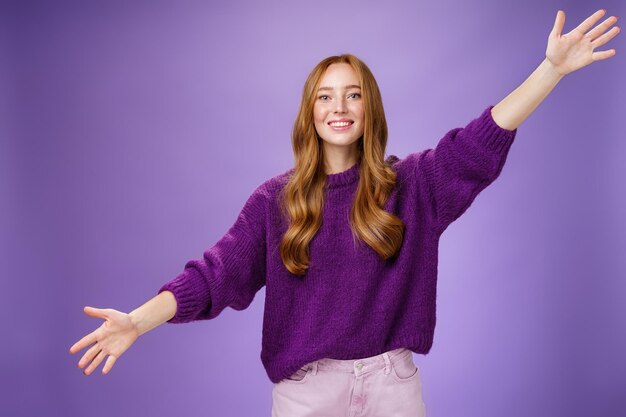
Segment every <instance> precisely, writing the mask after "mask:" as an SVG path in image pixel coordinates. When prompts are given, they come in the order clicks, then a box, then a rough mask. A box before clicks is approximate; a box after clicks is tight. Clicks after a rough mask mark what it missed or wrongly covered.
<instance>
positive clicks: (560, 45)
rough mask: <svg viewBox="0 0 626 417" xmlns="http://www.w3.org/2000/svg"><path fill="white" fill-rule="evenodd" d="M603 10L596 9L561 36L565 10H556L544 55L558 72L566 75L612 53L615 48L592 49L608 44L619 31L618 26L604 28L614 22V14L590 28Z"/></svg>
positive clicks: (602, 13) (615, 18)
mask: <svg viewBox="0 0 626 417" xmlns="http://www.w3.org/2000/svg"><path fill="white" fill-rule="evenodd" d="M605 13H606V12H605V11H604V10H598V11H597V12H595V13H594V14H592V15H591V16H589V17H588V18H587V19H585V20H584V21H583V22H582V23H581V24H579V25H578V26H577V27H576V28H574V29H573V30H572V31H571V32H569V33H566V34H565V35H561V31H562V30H563V25H564V24H565V12H564V11H562V10H559V11H558V12H557V15H556V20H555V22H554V27H553V29H552V32H550V36H549V37H548V47H547V49H546V58H547V59H548V60H549V61H550V62H551V63H552V65H553V66H554V68H555V70H556V71H557V72H558V73H559V74H561V75H565V74H569V73H570V72H572V71H575V70H577V69H579V68H582V67H584V66H586V65H589V64H591V63H592V62H594V61H598V60H602V59H607V58H610V57H612V56H614V55H615V53H616V51H615V49H609V50H606V51H598V52H594V51H593V50H594V49H595V48H598V47H600V46H602V45H604V44H605V43H607V42H608V41H609V40H611V39H612V38H614V37H615V36H616V35H617V34H618V33H619V32H620V28H619V27H618V26H615V27H613V28H611V30H609V31H607V29H608V28H610V27H611V26H612V25H613V24H614V23H615V22H617V17H616V16H611V17H609V18H607V19H605V20H604V21H603V22H602V23H601V24H599V25H598V26H596V27H595V28H593V29H591V28H592V27H593V25H595V24H596V22H597V21H598V20H599V19H600V18H601V17H602V16H604V14H605ZM590 29H591V30H590ZM605 32H606V33H605Z"/></svg>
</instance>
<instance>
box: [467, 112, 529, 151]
mask: <svg viewBox="0 0 626 417" xmlns="http://www.w3.org/2000/svg"><path fill="white" fill-rule="evenodd" d="M494 107H495V106H494V105H489V106H488V107H487V108H486V109H485V110H484V111H483V112H482V114H481V115H480V116H478V117H477V118H476V119H474V120H472V121H471V122H469V123H468V124H467V126H466V127H465V129H466V133H467V132H468V131H471V135H470V136H471V137H472V138H474V139H475V140H476V141H477V142H478V144H479V145H482V146H484V147H486V148H487V149H491V150H493V151H495V152H496V153H499V154H502V153H506V152H507V151H508V149H509V148H510V146H511V144H512V143H513V140H514V139H515V135H516V134H517V129H515V130H508V129H504V128H503V127H500V126H499V125H498V124H497V123H496V122H495V120H493V116H492V114H491V109H492V108H494Z"/></svg>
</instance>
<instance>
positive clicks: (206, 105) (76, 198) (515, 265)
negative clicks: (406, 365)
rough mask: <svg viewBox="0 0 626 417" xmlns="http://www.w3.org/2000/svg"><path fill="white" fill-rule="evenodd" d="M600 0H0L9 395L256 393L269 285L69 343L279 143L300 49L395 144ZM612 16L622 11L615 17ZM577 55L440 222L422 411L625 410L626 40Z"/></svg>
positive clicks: (6, 400) (238, 202)
mask: <svg viewBox="0 0 626 417" xmlns="http://www.w3.org/2000/svg"><path fill="white" fill-rule="evenodd" d="M600 8H606V9H607V10H608V14H607V17H608V16H610V15H618V16H621V15H624V16H626V15H625V14H624V11H625V5H624V2H623V1H620V0H605V1H602V2H599V1H584V2H583V1H577V2H574V1H546V0H526V1H523V2H522V1H519V0H518V1H512V0H508V1H502V0H482V1H438V2H425V1H421V0H420V1H408V0H405V1H386V2H381V1H364V0H359V1H344V2H335V1H315V2H311V1H307V2H304V1H302V2H293V1H284V2H278V1H265V2H262V1H252V0H250V1H241V0H236V1H232V0H231V1H226V0H223V1H219V2H217V1H215V2H199V1H197V2H189V1H186V2H183V1H177V2H174V1H170V2H164V1H160V2H156V1H150V2H148V1H145V2H138V1H135V2H130V1H106V2H85V1H75V2H69V1H55V2H44V1H41V2H33V1H8V2H4V3H2V5H1V9H0V16H1V17H0V19H2V20H1V23H2V24H1V25H0V28H1V29H0V33H1V34H2V39H1V40H0V51H1V56H0V81H1V82H0V88H1V90H0V93H1V94H0V109H1V119H0V121H1V122H2V123H0V134H2V149H1V152H0V165H1V166H0V174H1V175H0V177H1V179H0V191H1V192H2V200H1V203H0V209H1V210H2V224H1V230H0V231H1V232H2V233H1V239H2V241H1V244H2V246H1V248H0V249H2V259H1V260H2V283H3V291H2V293H1V294H2V295H1V296H0V297H1V298H0V301H1V302H2V315H1V316H2V319H1V320H2V329H3V331H2V340H3V343H2V355H0V366H1V378H2V393H3V394H2V397H3V400H2V401H1V405H0V407H2V408H1V409H0V414H1V415H3V416H43V415H45V416H50V417H51V416H63V417H67V416H84V415H87V414H88V415H90V416H91V417H99V416H130V415H150V416H154V417H158V416H172V415H175V416H221V417H227V416H269V414H270V408H271V390H272V383H271V382H270V381H269V379H268V377H267V375H266V373H265V370H264V369H263V367H262V364H261V360H260V357H259V355H260V348H261V324H262V314H263V303H264V294H265V290H264V289H262V290H261V291H260V292H259V293H258V294H257V297H256V298H255V300H254V302H253V303H252V305H251V306H250V307H249V308H248V309H246V310H244V311H234V310H232V309H230V308H229V309H226V310H225V311H224V312H223V313H222V314H221V315H220V316H219V317H218V318H217V319H215V320H211V321H203V322H195V323H190V324H184V325H182V324H179V325H174V324H165V325H163V326H161V327H159V328H158V329H155V330H153V331H152V332H150V333H148V334H146V335H144V336H142V337H140V339H139V340H138V341H137V342H136V343H135V345H133V346H132V348H131V349H130V350H128V351H127V352H126V353H125V354H124V355H123V356H122V357H121V358H120V359H119V360H118V361H117V363H116V364H115V366H114V368H113V369H112V371H111V373H110V374H109V375H106V376H103V375H101V374H100V371H101V369H102V365H101V366H100V367H99V368H98V369H97V370H96V372H95V373H94V374H92V375H91V376H89V377H85V376H84V375H83V374H82V372H81V370H80V369H78V368H77V367H76V364H77V362H78V360H79V359H80V356H82V353H83V352H84V351H83V352H81V353H79V354H76V355H74V356H72V355H70V354H69V353H68V349H69V347H70V346H71V345H72V344H73V343H74V342H76V341H77V340H78V339H79V338H80V337H82V336H83V335H85V334H87V333H88V332H90V331H92V330H93V329H95V328H96V327H97V326H99V325H100V323H101V321H100V320H96V319H93V318H89V317H87V316H85V315H84V314H83V312H82V308H83V306H84V305H91V306H95V307H102V308H104V307H110V308H115V309H118V310H121V311H125V312H129V311H131V310H132V309H134V308H135V307H137V306H139V305H140V304H142V303H143V302H145V301H147V300H148V299H149V298H151V297H153V296H154V295H156V292H157V290H158V288H159V287H160V286H161V285H162V284H163V283H164V282H166V281H167V280H169V279H171V278H173V277H174V276H176V275H177V274H179V273H180V272H182V269H183V265H184V263H185V262H186V261H187V260H189V259H199V258H200V257H201V256H202V253H203V251H204V250H205V249H206V248H208V247H209V246H211V245H212V244H214V243H215V242H216V241H217V240H218V239H219V238H220V237H221V236H222V235H223V234H224V233H225V232H226V230H227V229H228V228H229V227H230V225H232V223H233V222H234V220H235V218H236V216H237V214H238V213H239V210H240V209H241V207H242V206H243V203H244V202H245V200H246V199H247V197H248V196H249V195H250V194H251V192H252V191H253V189H254V188H255V187H256V186H257V185H259V184H260V183H262V182H263V181H265V180H266V179H268V178H270V177H271V176H274V175H277V174H279V173H281V172H283V171H285V170H287V169H288V168H290V167H291V166H292V163H293V159H292V152H291V143H290V131H291V126H292V123H293V120H294V118H295V115H296V111H297V109H298V105H299V100H300V96H301V93H302V86H303V83H304V80H305V78H306V76H307V75H308V73H309V71H310V70H311V69H312V68H313V67H314V66H315V64H317V62H319V61H320V60H321V59H323V58H324V57H326V56H329V55H334V54H338V53H343V52H350V53H353V54H355V55H357V56H359V57H360V58H362V59H363V60H364V61H365V62H366V63H367V64H368V65H369V67H370V68H371V69H372V71H373V73H374V75H375V76H376V78H377V80H378V83H379V86H380V88H381V91H382V94H383V99H384V105H385V111H386V115H387V122H388V125H389V144H388V148H387V153H388V154H395V155H398V156H399V157H405V156H406V155H407V154H409V153H411V152H416V151H420V150H423V149H426V148H427V147H433V146H435V145H436V144H437V142H438V140H439V139H440V138H441V137H442V136H443V134H445V133H446V132H447V131H448V130H449V129H452V128H454V127H462V126H464V125H465V124H466V123H467V122H469V121H470V120H471V119H472V118H474V117H476V116H478V115H479V114H480V112H481V111H482V110H483V109H484V108H485V107H486V106H488V105H490V104H494V105H495V104H497V103H498V101H500V100H501V99H503V98H504V97H505V96H506V95H507V94H509V93H510V92H511V91H513V90H514V89H515V88H516V87H517V86H518V85H519V84H521V83H522V82H523V81H524V80H525V79H526V78H527V77H528V76H529V75H530V74H531V72H532V71H533V70H534V69H535V68H536V66H537V65H538V64H539V63H540V62H541V61H542V60H543V58H544V56H545V49H546V45H547V37H548V34H549V33H550V31H551V30H552V26H553V24H554V19H555V16H556V12H557V10H558V9H563V10H565V12H566V22H565V28H564V33H566V32H569V31H570V30H572V29H573V28H574V27H575V26H576V25H578V24H579V23H580V22H582V20H584V19H585V18H586V17H587V16H589V15H591V14H592V13H593V12H595V11H596V10H598V9H600ZM618 25H621V21H620V22H618ZM625 39H626V38H624V35H623V34H622V35H619V36H618V37H617V38H615V39H613V40H612V41H610V42H609V43H608V44H606V45H604V46H603V47H600V48H599V49H598V50H606V49H611V48H616V49H617V50H618V53H617V55H616V56H615V57H613V58H610V59H608V60H605V61H599V62H596V63H593V64H591V65H590V66H587V67H585V68H583V69H581V70H579V71H577V72H574V73H572V74H570V75H568V76H566V77H565V78H564V79H563V80H562V81H561V82H560V83H559V85H557V86H556V88H555V89H554V90H553V92H552V93H551V94H550V96H549V97H548V98H547V99H546V100H545V101H544V102H543V103H542V104H541V105H540V106H539V107H538V109H537V110H536V111H535V113H533V114H532V115H531V116H530V117H529V118H528V119H527V120H526V121H525V122H524V123H523V124H522V125H521V126H520V127H519V129H518V133H517V138H516V141H515V143H514V144H513V147H512V148H511V152H510V153H509V158H508V160H507V163H506V165H505V167H504V169H503V171H502V173H501V176H500V177H499V178H498V179H497V180H496V182H495V183H494V184H492V185H491V186H490V187H489V188H487V189H486V190H485V191H483V193H482V194H481V195H479V196H478V197H477V199H476V200H475V202H474V203H473V205H472V207H471V208H470V209H469V210H468V211H467V212H466V213H465V214H464V215H463V216H462V217H461V218H460V219H458V220H457V221H456V222H455V223H454V224H453V225H451V226H450V227H449V228H448V229H447V230H446V232H445V234H444V236H443V237H442V240H441V245H440V263H439V284H438V299H437V301H438V310H437V329H436V332H435V340H434V345H433V348H432V350H431V352H430V353H429V354H428V355H426V356H423V355H414V358H415V361H416V363H417V364H418V366H419V367H420V372H421V380H422V384H423V394H424V399H425V402H426V406H427V415H428V417H453V416H463V417H465V416H481V417H490V416H494V417H496V416H497V417H502V416H504V415H506V416H507V417H517V416H535V417H537V416H551V417H554V416H567V417H577V416H581V417H582V416H585V417H588V416H603V417H604V416H618V415H621V416H623V412H624V409H626V361H625V360H624V356H623V355H624V352H626V334H625V331H624V330H625V329H626V303H625V302H624V301H625V300H626V296H625V295H626V274H625V271H626V261H625V256H624V255H625V253H624V252H625V251H624V248H626V221H625V220H624V213H626V196H625V192H624V191H625V189H626V188H625V187H624V183H623V179H624V178H626V167H625V166H624V162H623V161H624V159H625V156H626V134H625V133H626V129H625V128H624V125H623V122H624V116H625V115H626V102H625V93H626V89H625V88H624V74H626V61H625V59H624V57H625V56H626V45H625V42H624V40H625Z"/></svg>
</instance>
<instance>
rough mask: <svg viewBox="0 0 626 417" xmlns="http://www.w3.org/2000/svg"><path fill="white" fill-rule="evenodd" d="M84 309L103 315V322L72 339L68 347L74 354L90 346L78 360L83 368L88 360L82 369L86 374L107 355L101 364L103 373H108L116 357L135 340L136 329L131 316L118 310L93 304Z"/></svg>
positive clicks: (136, 336)
mask: <svg viewBox="0 0 626 417" xmlns="http://www.w3.org/2000/svg"><path fill="white" fill-rule="evenodd" d="M84 311H85V314H87V315H88V316H91V317H95V318H100V319H104V323H102V325H100V327H98V328H97V329H96V330H94V331H93V332H91V333H89V334H88V335H86V336H85V337H83V338H82V339H80V340H79V341H78V342H76V343H74V345H73V346H72V347H71V348H70V353H72V354H74V353H76V352H78V351H79V350H81V349H84V348H86V347H88V346H90V348H89V349H88V350H87V351H86V352H85V354H84V355H83V357H82V358H81V359H80V361H79V362H78V367H79V368H84V367H85V366H86V365H87V364H89V366H88V367H87V369H85V370H84V371H83V373H84V374H85V375H89V374H91V373H92V372H93V371H94V370H95V369H96V368H97V367H98V365H100V363H101V362H102V361H103V360H104V359H105V358H106V357H107V356H108V359H107V361H106V363H105V364H104V367H103V368H102V373H103V374H107V373H108V372H109V371H110V370H111V368H112V367H113V364H114V363H115V361H116V360H117V358H119V357H120V355H121V354H122V353H124V352H125V351H126V350H127V349H128V348H129V347H130V346H131V345H132V344H133V343H134V342H135V340H137V338H138V337H139V331H138V330H137V327H136V326H135V324H134V323H133V322H132V320H131V318H130V316H129V315H128V314H126V313H123V312H121V311H117V310H114V309H111V308H106V309H100V308H93V307H85V309H84Z"/></svg>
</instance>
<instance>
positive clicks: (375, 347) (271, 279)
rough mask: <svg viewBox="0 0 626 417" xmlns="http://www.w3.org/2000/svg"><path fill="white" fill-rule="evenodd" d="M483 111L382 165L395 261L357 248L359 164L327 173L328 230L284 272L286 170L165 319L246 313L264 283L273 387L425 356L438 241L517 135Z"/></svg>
mask: <svg viewBox="0 0 626 417" xmlns="http://www.w3.org/2000/svg"><path fill="white" fill-rule="evenodd" d="M492 107H493V106H491V105H490V106H488V107H487V108H486V109H485V110H484V111H483V112H482V114H481V115H480V116H479V117H477V118H475V119H473V120H471V121H470V122H469V123H468V124H467V125H466V126H465V127H464V128H454V129H452V130H450V131H448V132H447V133H446V134H445V135H444V136H443V138H441V140H440V141H439V142H438V144H437V146H436V147H435V148H434V149H426V150H424V151H422V152H416V153H411V154H409V155H407V157H406V158H404V159H399V158H397V157H396V156H394V155H391V156H389V157H388V161H389V162H390V163H391V164H392V167H393V168H394V170H395V171H396V173H397V182H396V187H395V188H394V190H393V192H392V194H391V196H390V197H389V199H388V201H387V202H386V204H385V210H387V211H388V212H391V213H394V214H395V215H396V216H398V217H400V218H401V219H402V221H403V222H404V223H405V225H406V229H405V234H404V241H403V243H402V247H401V249H400V252H399V253H398V255H397V256H396V257H395V258H393V260H388V261H382V260H381V259H379V257H378V255H377V253H376V252H375V251H374V250H373V249H372V248H370V247H369V246H367V245H366V244H364V243H362V244H359V243H360V242H357V244H356V245H355V243H354V241H353V239H352V235H351V232H350V226H349V223H348V215H349V213H350V207H351V204H352V201H353V199H354V196H355V193H356V187H357V184H358V181H359V175H360V172H359V163H358V162H357V163H356V164H355V165H353V166H352V167H351V168H349V169H347V170H346V171H343V172H340V173H336V174H329V175H328V176H327V179H326V181H327V189H326V194H325V206H324V213H323V222H322V226H321V228H320V230H319V231H318V233H317V235H316V236H315V237H314V238H313V240H312V241H311V244H310V247H309V260H310V263H309V269H308V270H307V272H306V274H305V275H304V276H303V277H297V276H295V275H293V274H291V273H289V272H288V271H287V269H286V268H285V266H284V265H283V263H282V260H281V258H280V253H279V245H280V241H281V238H282V235H283V233H284V232H285V230H286V229H287V223H286V219H284V218H282V217H281V215H280V212H279V208H278V202H277V199H276V197H277V194H278V192H279V190H280V189H281V187H283V186H284V185H285V183H286V182H287V180H288V175H289V174H290V173H291V172H292V170H293V169H290V170H289V171H286V172H284V173H282V174H280V175H277V176H275V177H273V178H270V179H269V180H267V181H265V182H264V183H262V184H261V185H260V186H258V187H257V188H256V189H255V190H254V192H253V193H252V195H251V196H250V197H249V198H248V200H247V201H246V203H245V204H244V206H243V208H242V210H241V213H240V214H239V216H238V217H237V219H236V221H235V223H234V224H233V225H232V226H231V228H230V229H229V230H228V231H227V232H226V234H225V235H224V236H223V237H222V238H221V239H220V240H219V241H218V242H217V243H215V245H214V246H212V247H210V248H209V249H207V250H206V251H205V252H204V254H203V258H202V259H200V260H190V261H188V262H187V263H186V264H185V267H184V271H183V272H182V273H181V274H180V275H178V276H177V277H175V278H174V279H172V280H171V281H169V282H167V283H166V284H164V285H163V286H162V287H161V288H160V289H159V293H160V292H161V291H164V290H169V291H171V292H172V293H173V294H174V296H175V297H176V301H177V311H176V315H175V316H174V317H173V318H172V319H171V320H169V321H170V322H171V323H185V322H190V321H193V320H207V319H212V318H215V317H216V316H218V315H219V314H220V312H221V311H222V310H223V309H224V308H226V307H231V308H232V309H234V310H243V309H245V308H247V307H248V306H249V305H250V303H251V302H252V300H253V299H254V296H255V294H256V293H257V291H259V289H261V288H262V287H263V286H265V310H264V315H263V332H262V335H263V336H262V339H263V340H262V349H261V355H260V356H261V361H262V362H263V366H264V367H265V370H266V372H267V375H268V376H269V378H270V380H271V381H272V382H274V383H277V382H279V381H280V380H281V379H283V378H285V377H287V376H290V375H292V374H293V373H294V372H296V371H297V370H298V369H299V368H300V367H301V366H303V365H305V364H306V363H308V362H311V361H314V360H317V359H321V358H334V359H356V358H363V357H368V356H374V355H378V354H381V353H383V352H385V351H389V350H392V349H396V348H399V347H406V348H408V349H409V350H411V351H413V352H415V353H420V354H427V353H428V352H429V351H430V348H431V346H432V343H433V335H434V330H435V321H436V320H435V310H436V290H437V285H436V284H437V262H438V245H439V237H440V235H441V234H442V233H443V231H444V230H445V229H446V228H447V227H448V225H449V224H450V223H452V222H453V221H454V220H456V219H457V218H458V217H459V216H460V215H461V214H463V213H464V212H465V211H466V210H467V208H468V207H469V206H470V205H471V204H472V201H473V200H474V199H475V197H476V196H477V195H478V193H480V192H481V191H482V190H483V189H484V188H485V187H487V186H488V185H489V184H490V183H492V182H493V181H494V180H495V179H496V178H497V177H498V176H499V174H500V171H501V170H502V167H503V165H504V162H505V160H506V157H507V154H508V151H509V148H510V146H511V144H512V143H513V139H514V138H515V135H516V133H517V129H515V130H513V131H511V130H506V129H503V128H501V127H500V126H498V125H497V124H496V123H495V121H494V120H493V118H492V116H491V108H492Z"/></svg>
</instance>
